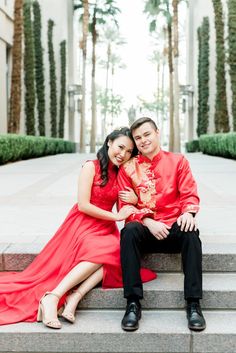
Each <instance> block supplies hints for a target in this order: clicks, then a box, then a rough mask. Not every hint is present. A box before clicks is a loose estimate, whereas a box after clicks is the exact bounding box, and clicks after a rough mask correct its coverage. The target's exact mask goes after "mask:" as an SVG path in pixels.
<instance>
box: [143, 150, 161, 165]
mask: <svg viewBox="0 0 236 353" xmlns="http://www.w3.org/2000/svg"><path fill="white" fill-rule="evenodd" d="M162 155H163V151H162V150H160V151H159V152H158V153H157V154H156V155H155V156H154V157H153V159H150V158H148V157H147V156H143V155H142V154H139V155H138V161H139V163H151V164H152V163H157V162H158V161H159V160H160V159H161V157H162Z"/></svg>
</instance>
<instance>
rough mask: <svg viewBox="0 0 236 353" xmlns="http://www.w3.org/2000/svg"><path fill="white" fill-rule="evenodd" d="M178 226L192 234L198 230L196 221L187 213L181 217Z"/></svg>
mask: <svg viewBox="0 0 236 353" xmlns="http://www.w3.org/2000/svg"><path fill="white" fill-rule="evenodd" d="M177 224H178V226H180V230H181V231H185V232H188V231H190V232H191V231H192V230H197V224H196V219H195V218H194V217H193V215H192V214H191V213H189V212H185V213H183V214H182V215H181V216H179V218H178V219H177Z"/></svg>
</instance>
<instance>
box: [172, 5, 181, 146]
mask: <svg viewBox="0 0 236 353" xmlns="http://www.w3.org/2000/svg"><path fill="white" fill-rule="evenodd" d="M178 4H179V0H173V2H172V6H173V36H174V45H173V55H174V92H175V94H174V127H175V132H174V148H173V150H174V152H180V125H179V74H178V67H179V31H178Z"/></svg>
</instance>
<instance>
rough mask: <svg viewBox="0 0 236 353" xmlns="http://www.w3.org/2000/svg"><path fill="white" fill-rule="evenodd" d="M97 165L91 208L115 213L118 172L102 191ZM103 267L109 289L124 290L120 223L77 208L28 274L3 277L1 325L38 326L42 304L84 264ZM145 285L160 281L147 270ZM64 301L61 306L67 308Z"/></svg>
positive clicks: (0, 280)
mask: <svg viewBox="0 0 236 353" xmlns="http://www.w3.org/2000/svg"><path fill="white" fill-rule="evenodd" d="M93 162H94V165H95V177H94V180H93V186H92V190H91V203H93V204H94V205H96V206H98V207H100V208H103V209H104V210H107V211H111V210H112V208H113V205H114V204H115V202H116V201H117V196H118V187H117V172H116V169H115V168H114V167H113V166H109V170H108V175H109V181H108V183H107V184H106V185H105V186H104V187H101V186H100V183H101V179H100V166H99V162H98V160H95V161H93ZM81 261H90V262H93V263H99V264H103V281H102V287H103V288H115V287H122V286H123V285H122V276H121V267H120V235H119V231H118V228H117V226H116V223H115V222H113V221H107V220H106V221H104V220H101V219H97V218H93V217H90V216H88V215H86V214H84V213H83V212H80V211H79V209H78V205H77V204H75V205H74V206H73V207H72V209H71V211H70V212H69V214H68V216H67V217H66V219H65V221H64V222H63V224H62V225H61V226H60V228H59V229H58V230H57V232H56V234H55V235H54V236H53V238H52V239H51V240H50V241H49V242H48V243H47V245H46V246H45V247H44V248H43V250H42V251H41V252H40V253H39V255H38V256H37V257H36V258H35V260H34V261H33V262H32V263H31V264H30V265H29V266H28V267H27V268H26V269H25V270H24V271H23V272H17V273H6V274H2V275H1V276H0V325H4V324H11V323H16V322H22V321H31V322H32V321H36V316H37V310H38V304H39V300H40V298H41V297H42V295H43V294H44V293H45V292H46V291H51V290H52V289H53V288H55V287H56V286H57V285H58V283H59V282H60V281H61V280H62V279H63V278H64V277H65V275H66V274H67V273H68V272H69V271H70V270H71V269H72V268H73V267H74V266H76V265H77V264H78V263H79V262H81ZM141 276H142V280H143V281H144V282H146V281H149V280H152V279H154V278H156V274H155V273H153V272H152V271H150V270H147V269H142V271H141ZM63 301H64V298H62V300H61V301H60V305H62V304H63Z"/></svg>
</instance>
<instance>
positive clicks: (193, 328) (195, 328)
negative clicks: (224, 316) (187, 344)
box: [188, 325, 206, 331]
mask: <svg viewBox="0 0 236 353" xmlns="http://www.w3.org/2000/svg"><path fill="white" fill-rule="evenodd" d="M188 328H189V329H190V330H192V331H203V330H205V328H206V325H205V326H202V327H196V326H188Z"/></svg>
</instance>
